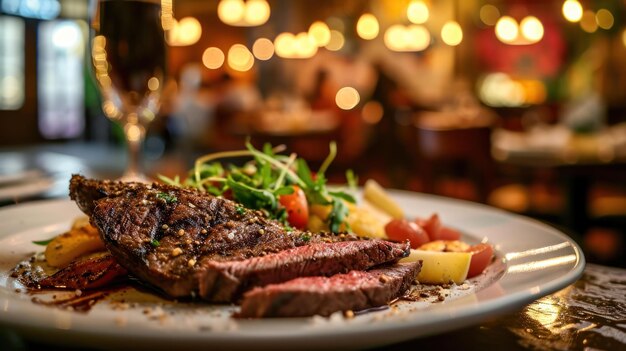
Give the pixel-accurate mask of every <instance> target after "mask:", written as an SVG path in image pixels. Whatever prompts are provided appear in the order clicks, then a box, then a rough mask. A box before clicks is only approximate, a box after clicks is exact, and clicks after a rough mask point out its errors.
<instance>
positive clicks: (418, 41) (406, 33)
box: [384, 24, 431, 51]
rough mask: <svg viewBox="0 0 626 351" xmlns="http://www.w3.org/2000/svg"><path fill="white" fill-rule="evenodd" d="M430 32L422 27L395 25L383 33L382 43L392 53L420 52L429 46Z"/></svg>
mask: <svg viewBox="0 0 626 351" xmlns="http://www.w3.org/2000/svg"><path fill="white" fill-rule="evenodd" d="M430 40H431V38H430V32H428V30H427V29H426V27H424V26H422V25H416V24H412V25H409V26H403V25H401V24H395V25H393V26H391V27H389V28H388V29H387V31H385V37H384V42H385V46H387V48H388V49H389V50H393V51H422V50H425V49H426V48H428V46H429V45H430Z"/></svg>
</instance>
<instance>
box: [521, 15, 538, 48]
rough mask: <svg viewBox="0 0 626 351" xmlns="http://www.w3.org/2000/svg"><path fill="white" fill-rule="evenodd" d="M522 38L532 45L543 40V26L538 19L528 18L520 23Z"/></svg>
mask: <svg viewBox="0 0 626 351" xmlns="http://www.w3.org/2000/svg"><path fill="white" fill-rule="evenodd" d="M520 29H521V32H522V36H523V37H524V38H525V39H527V40H528V41H529V42H530V43H536V42H538V41H540V40H541V39H542V38H543V24H541V21H539V19H538V18H537V17H534V16H528V17H525V18H524V19H522V22H520Z"/></svg>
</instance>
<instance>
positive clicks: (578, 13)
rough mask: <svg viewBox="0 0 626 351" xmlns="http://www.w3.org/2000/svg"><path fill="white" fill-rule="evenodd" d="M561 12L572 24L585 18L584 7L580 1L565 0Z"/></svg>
mask: <svg viewBox="0 0 626 351" xmlns="http://www.w3.org/2000/svg"><path fill="white" fill-rule="evenodd" d="M561 10H562V12H563V17H565V19H566V20H568V21H570V22H578V21H580V20H581V19H582V17H583V6H582V5H581V4H580V2H578V0H565V2H564V3H563V7H562V8H561Z"/></svg>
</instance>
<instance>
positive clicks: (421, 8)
mask: <svg viewBox="0 0 626 351" xmlns="http://www.w3.org/2000/svg"><path fill="white" fill-rule="evenodd" d="M406 16H407V17H408V18H409V21H411V23H415V24H422V23H426V21H428V17H430V11H429V10H428V6H427V5H426V3H424V1H422V0H413V1H411V3H409V6H408V7H407V9H406Z"/></svg>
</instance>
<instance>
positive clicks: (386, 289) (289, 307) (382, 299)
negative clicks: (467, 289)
mask: <svg viewBox="0 0 626 351" xmlns="http://www.w3.org/2000/svg"><path fill="white" fill-rule="evenodd" d="M421 267H422V263H421V261H420V262H411V263H398V264H395V265H391V266H384V267H380V268H377V269H373V270H370V271H366V272H364V271H351V272H349V273H346V274H337V275H334V276H332V277H305V278H297V279H293V280H290V281H288V282H285V283H281V284H272V285H268V286H265V287H262V288H254V289H252V290H250V291H248V292H247V293H245V294H244V296H243V301H242V303H241V312H240V314H239V316H240V317H243V318H261V317H306V316H313V315H321V316H328V315H330V314H332V313H333V312H337V311H346V310H353V311H358V310H363V309H366V308H372V307H378V306H382V305H385V304H387V303H389V301H391V300H393V299H395V298H396V297H399V296H401V295H402V294H404V292H405V291H406V290H407V289H408V288H409V286H410V285H411V282H412V281H413V280H414V279H415V277H416V276H417V274H418V273H419V271H420V269H421Z"/></svg>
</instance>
